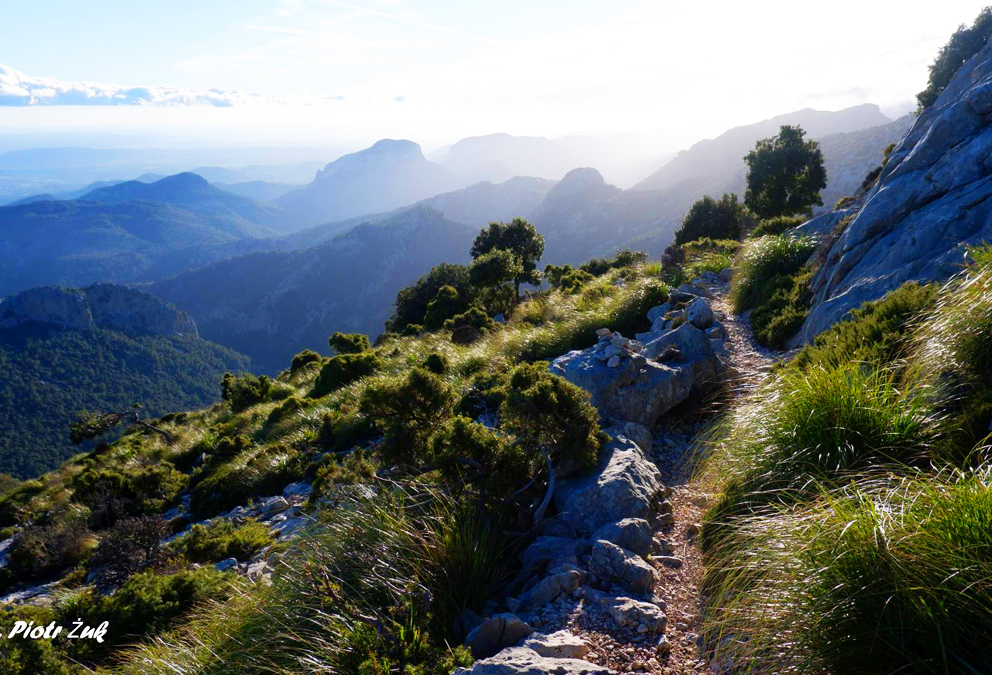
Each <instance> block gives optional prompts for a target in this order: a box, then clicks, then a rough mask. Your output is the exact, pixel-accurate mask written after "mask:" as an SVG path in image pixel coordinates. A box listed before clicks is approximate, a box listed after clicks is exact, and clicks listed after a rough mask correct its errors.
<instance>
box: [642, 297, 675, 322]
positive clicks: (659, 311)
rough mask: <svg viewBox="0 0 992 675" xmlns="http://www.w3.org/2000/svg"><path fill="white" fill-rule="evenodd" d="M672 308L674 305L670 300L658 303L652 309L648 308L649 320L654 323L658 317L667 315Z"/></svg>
mask: <svg viewBox="0 0 992 675" xmlns="http://www.w3.org/2000/svg"><path fill="white" fill-rule="evenodd" d="M671 308H672V305H671V303H669V302H666V303H664V304H661V305H657V306H656V307H652V308H651V309H649V310H648V321H650V322H651V323H654V322H655V320H656V319H657V318H658V317H660V316H665V314H667V313H668V312H669V310H671Z"/></svg>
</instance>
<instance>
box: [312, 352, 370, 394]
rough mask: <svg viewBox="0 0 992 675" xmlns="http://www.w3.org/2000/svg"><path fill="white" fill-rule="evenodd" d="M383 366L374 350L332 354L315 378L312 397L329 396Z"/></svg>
mask: <svg viewBox="0 0 992 675" xmlns="http://www.w3.org/2000/svg"><path fill="white" fill-rule="evenodd" d="M381 367H382V361H381V359H379V357H378V356H376V354H375V352H373V351H365V352H360V353H358V354H338V355H337V356H332V357H331V358H329V359H327V361H326V362H324V365H323V366H322V367H321V369H320V373H318V375H317V379H316V380H314V383H313V389H312V390H311V392H310V397H311V398H321V397H322V396H327V395H328V394H330V393H331V392H332V391H334V390H335V389H338V388H340V387H343V386H344V385H346V384H350V383H352V382H354V381H355V380H358V379H361V378H363V377H368V376H369V375H371V374H372V373H374V372H375V371H377V370H379V369H380V368H381Z"/></svg>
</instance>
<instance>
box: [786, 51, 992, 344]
mask: <svg viewBox="0 0 992 675" xmlns="http://www.w3.org/2000/svg"><path fill="white" fill-rule="evenodd" d="M990 122H992V43H990V44H988V45H986V46H985V47H984V48H983V49H982V50H981V51H980V52H978V53H977V54H976V55H975V56H973V57H972V58H971V59H970V60H969V61H968V62H967V63H966V64H965V65H963V66H962V67H961V68H960V69H959V70H958V72H957V74H956V75H955V77H954V79H953V80H952V81H951V83H950V84H949V85H948V86H947V88H946V89H945V90H944V92H943V93H942V94H941V95H940V97H939V98H938V99H937V101H936V102H935V103H934V104H933V105H932V106H931V107H930V108H928V109H927V110H925V111H924V112H923V113H922V114H921V115H920V116H919V117H918V118H917V120H916V123H915V124H914V125H913V127H912V129H911V130H910V131H909V133H908V134H907V135H906V137H905V138H904V139H902V141H901V142H900V143H899V144H898V145H897V146H896V148H895V150H894V151H893V153H892V155H891V157H890V159H889V162H888V164H886V166H885V168H884V170H883V171H882V174H881V175H880V177H879V180H878V183H877V184H876V185H875V187H874V188H873V189H872V190H871V191H870V192H869V193H868V195H867V196H866V197H865V199H864V202H863V204H862V205H861V206H860V208H858V209H857V211H855V213H854V215H853V220H851V221H850V223H849V224H848V225H847V227H846V229H845V230H844V231H843V233H842V234H841V235H840V237H839V238H838V239H837V240H836V241H835V242H834V243H833V245H832V246H831V248H830V251H829V253H828V255H827V258H826V262H825V263H824V264H823V265H822V266H821V267H820V269H819V271H818V272H817V274H816V275H815V277H814V278H813V282H812V288H813V292H814V301H813V307H812V310H811V311H810V314H809V317H808V318H807V319H806V322H805V324H804V325H803V328H802V330H801V331H800V332H799V335H798V336H797V338H796V341H797V342H806V341H809V340H811V339H812V338H813V337H814V336H815V335H816V334H817V333H819V332H820V331H822V330H824V329H825V328H827V327H828V326H830V325H831V324H832V323H834V322H836V321H839V320H840V319H842V318H843V317H844V316H845V315H846V314H847V313H848V312H849V311H850V310H851V309H853V308H855V307H857V306H858V305H860V304H861V303H862V302H865V301H867V300H875V299H877V298H879V297H881V296H882V295H884V294H885V293H886V292H888V291H890V290H892V289H894V288H897V287H898V286H899V285H901V284H902V283H903V282H906V281H920V282H928V281H934V280H938V281H939V280H944V279H947V278H948V277H950V276H951V275H953V274H954V273H956V272H957V271H958V270H960V267H961V263H962V261H963V260H964V256H965V253H966V249H967V247H968V246H970V245H976V244H980V243H982V242H988V241H992V218H990V216H992V199H990V198H992V162H990V160H989V157H990V154H992V128H990Z"/></svg>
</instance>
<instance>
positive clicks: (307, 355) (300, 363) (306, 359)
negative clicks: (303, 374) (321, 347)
mask: <svg viewBox="0 0 992 675" xmlns="http://www.w3.org/2000/svg"><path fill="white" fill-rule="evenodd" d="M321 358H323V357H322V356H321V355H320V354H318V353H317V352H315V351H312V350H310V349H304V350H303V351H302V352H300V353H299V354H297V355H296V356H294V357H293V363H292V365H290V367H289V372H290V373H294V374H295V373H296V372H298V371H299V370H301V369H302V368H304V367H305V366H307V365H309V364H311V363H318V362H319V361H320V360H321Z"/></svg>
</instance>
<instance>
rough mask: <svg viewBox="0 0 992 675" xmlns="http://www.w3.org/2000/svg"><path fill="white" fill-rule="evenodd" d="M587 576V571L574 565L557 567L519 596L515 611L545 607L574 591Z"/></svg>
mask: <svg viewBox="0 0 992 675" xmlns="http://www.w3.org/2000/svg"><path fill="white" fill-rule="evenodd" d="M586 577H587V574H586V572H585V571H584V570H581V569H579V568H578V567H575V566H574V565H568V564H565V565H561V566H559V567H556V568H555V569H553V570H551V571H550V572H549V573H548V576H546V577H544V578H543V579H541V580H540V581H538V582H537V583H536V584H534V586H533V587H532V588H531V589H530V590H528V591H527V592H526V593H524V594H523V595H521V596H520V597H519V598H517V601H518V602H519V604H517V605H515V606H516V608H517V609H516V610H515V611H517V610H525V611H530V610H534V609H539V608H541V607H544V606H545V605H547V604H550V603H552V602H554V601H555V600H557V599H558V598H559V597H561V596H562V595H567V594H569V593H572V592H573V591H574V590H575V589H577V588H578V587H579V586H581V585H582V584H583V583H584V582H585V581H586ZM511 609H512V607H511Z"/></svg>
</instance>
